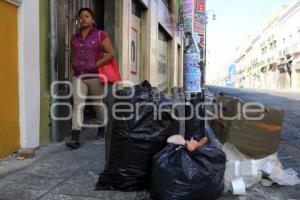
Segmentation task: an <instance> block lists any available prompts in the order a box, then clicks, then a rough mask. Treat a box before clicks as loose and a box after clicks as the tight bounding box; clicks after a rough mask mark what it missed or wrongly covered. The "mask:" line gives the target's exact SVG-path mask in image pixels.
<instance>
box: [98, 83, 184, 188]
mask: <svg viewBox="0 0 300 200" xmlns="http://www.w3.org/2000/svg"><path fill="white" fill-rule="evenodd" d="M132 91H133V90H132V89H131V88H127V89H123V90H120V91H117V94H118V96H120V97H126V96H130V95H131V94H132ZM124 102H125V103H128V105H132V106H133V107H134V112H133V113H130V112H122V113H118V114H117V116H118V118H119V119H115V118H114V119H113V128H112V131H111V136H110V137H111V139H110V140H111V141H110V144H106V145H109V147H108V149H109V150H108V151H109V153H108V158H107V163H106V167H105V169H104V171H103V172H102V173H101V174H100V176H99V179H98V183H97V185H96V190H123V191H134V190H143V189H145V188H148V187H149V185H150V178H151V176H150V173H151V168H152V159H153V156H154V155H155V154H156V153H158V152H159V151H161V150H162V149H163V148H164V147H165V145H166V141H167V139H168V137H169V136H171V135H173V134H176V133H177V132H178V131H176V130H174V127H177V128H178V125H177V123H176V121H174V120H173V119H172V116H171V114H170V112H162V115H161V120H160V119H159V118H158V116H157V118H155V115H157V112H156V110H157V111H158V110H159V105H161V104H162V103H164V102H168V101H167V99H166V97H165V96H164V95H163V94H162V93H154V92H153V91H152V90H151V85H150V84H149V83H148V82H147V81H145V82H143V83H142V84H141V85H137V86H135V87H134V95H133V97H132V98H117V99H116V100H115V103H124ZM145 103H147V104H145ZM148 103H150V104H148ZM128 105H119V106H118V109H128V108H129V106H128ZM137 105H139V106H138V107H139V108H137ZM163 107H164V109H170V107H171V106H170V105H166V106H163ZM136 111H137V112H136ZM136 113H138V114H139V117H138V118H136V117H137V116H136ZM132 115H133V116H134V117H133V118H132V119H125V118H128V117H130V116H132ZM120 118H121V119H120Z"/></svg>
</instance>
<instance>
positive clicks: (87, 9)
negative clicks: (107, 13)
mask: <svg viewBox="0 0 300 200" xmlns="http://www.w3.org/2000/svg"><path fill="white" fill-rule="evenodd" d="M83 11H87V12H88V13H90V15H91V16H92V18H93V19H95V14H94V12H93V11H92V9H90V8H81V9H80V10H79V11H78V15H77V16H78V17H80V14H81V13H82V12H83Z"/></svg>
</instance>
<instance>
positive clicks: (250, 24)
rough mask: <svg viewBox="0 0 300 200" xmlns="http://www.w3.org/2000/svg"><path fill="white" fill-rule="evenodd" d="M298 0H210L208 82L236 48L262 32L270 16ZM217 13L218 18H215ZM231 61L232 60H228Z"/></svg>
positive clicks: (208, 4)
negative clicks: (248, 37) (283, 6)
mask: <svg viewBox="0 0 300 200" xmlns="http://www.w3.org/2000/svg"><path fill="white" fill-rule="evenodd" d="M294 1H295V0H226V1H224V0H206V2H207V4H206V9H207V13H208V14H207V15H208V24H207V81H209V80H213V79H214V77H216V74H217V73H218V71H219V69H220V68H221V67H222V66H224V65H225V64H226V63H228V62H230V60H231V59H232V57H233V55H234V54H233V53H234V50H235V49H236V48H237V47H238V45H239V44H241V42H242V41H243V40H244V39H245V38H246V37H247V36H248V35H250V34H255V33H258V31H259V30H260V29H261V28H262V27H263V25H264V24H265V21H266V19H267V17H268V16H269V15H270V14H271V13H272V12H274V11H276V10H277V9H278V8H280V6H282V5H289V4H290V3H292V2H294ZM213 14H215V16H216V20H212V18H213ZM228 64H230V63H228Z"/></svg>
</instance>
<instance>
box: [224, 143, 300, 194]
mask: <svg viewBox="0 0 300 200" xmlns="http://www.w3.org/2000/svg"><path fill="white" fill-rule="evenodd" d="M222 150H223V151H224V152H225V154H226V157H227V163H226V170H225V175H224V181H225V189H224V192H227V191H228V190H231V188H232V181H233V180H235V179H238V178H242V179H243V181H244V183H245V188H246V189H247V188H249V187H251V186H253V185H255V184H257V183H259V182H260V183H261V184H262V185H263V186H266V187H270V186H271V185H272V184H273V183H277V184H279V185H285V186H293V185H296V184H300V180H299V178H298V176H297V172H295V170H293V169H291V168H289V169H286V170H284V169H283V166H282V164H281V162H280V161H279V159H278V156H277V153H275V154H272V155H270V156H267V157H265V158H262V159H257V160H255V159H251V158H249V157H248V156H245V155H243V154H242V153H241V152H239V151H238V150H237V148H235V147H234V146H233V145H232V144H229V143H225V144H224V145H223V148H222ZM263 176H264V177H267V178H268V179H270V180H268V179H263V178H262V177H263Z"/></svg>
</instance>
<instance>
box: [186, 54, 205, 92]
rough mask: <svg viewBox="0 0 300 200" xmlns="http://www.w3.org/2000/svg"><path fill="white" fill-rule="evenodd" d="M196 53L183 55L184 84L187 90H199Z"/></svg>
mask: <svg viewBox="0 0 300 200" xmlns="http://www.w3.org/2000/svg"><path fill="white" fill-rule="evenodd" d="M198 57H199V54H198V53H190V54H185V55H184V85H185V90H186V91H187V92H201V78H200V77H201V71H200V65H199V63H198Z"/></svg>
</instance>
